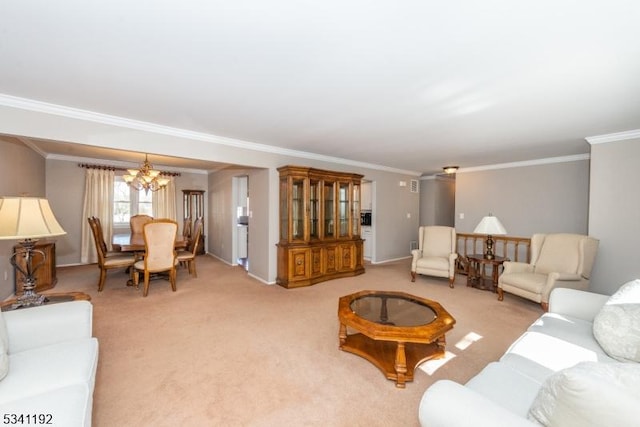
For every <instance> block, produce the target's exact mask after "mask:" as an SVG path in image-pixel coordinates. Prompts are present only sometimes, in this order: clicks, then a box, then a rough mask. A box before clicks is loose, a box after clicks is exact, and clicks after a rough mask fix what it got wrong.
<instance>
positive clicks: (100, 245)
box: [87, 217, 135, 292]
mask: <svg viewBox="0 0 640 427" xmlns="http://www.w3.org/2000/svg"><path fill="white" fill-rule="evenodd" d="M87 220H88V221H89V227H90V228H91V234H93V241H94V242H95V245H96V252H97V253H98V268H99V269H100V279H99V280H98V292H102V289H104V282H105V280H106V278H107V270H111V269H116V268H129V267H132V266H133V264H134V262H135V257H134V255H133V254H127V253H123V252H116V251H108V250H107V244H106V242H105V240H104V234H103V232H102V224H101V223H100V219H98V218H96V217H91V218H87Z"/></svg>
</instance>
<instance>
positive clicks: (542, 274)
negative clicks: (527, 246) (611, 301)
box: [498, 233, 599, 311]
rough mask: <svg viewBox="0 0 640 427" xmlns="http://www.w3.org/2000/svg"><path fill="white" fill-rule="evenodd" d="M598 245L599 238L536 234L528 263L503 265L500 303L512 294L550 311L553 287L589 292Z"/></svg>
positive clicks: (499, 293)
mask: <svg viewBox="0 0 640 427" xmlns="http://www.w3.org/2000/svg"><path fill="white" fill-rule="evenodd" d="M598 243H599V240H598V239H594V238H593V237H589V236H584V235H582V234H570V233H555V234H534V235H533V236H531V261H530V262H529V263H524V262H509V261H506V262H505V263H504V264H503V266H504V269H503V271H502V274H501V275H500V277H499V278H498V300H500V301H502V300H503V298H504V292H509V293H512V294H514V295H518V296H521V297H523V298H527V299H530V300H532V301H535V302H538V303H540V305H541V306H542V308H543V309H544V310H545V311H547V310H548V308H549V294H550V293H551V291H552V290H553V289H554V288H573V289H579V290H587V289H588V288H589V278H590V276H591V269H592V268H593V263H594V261H595V257H596V252H597V250H598Z"/></svg>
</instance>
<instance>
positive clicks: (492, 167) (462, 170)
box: [420, 153, 591, 179]
mask: <svg viewBox="0 0 640 427" xmlns="http://www.w3.org/2000/svg"><path fill="white" fill-rule="evenodd" d="M590 158H591V155H590V154H589V153H585V154H575V155H572V156H560V157H547V158H545V159H536V160H524V161H521V162H510V163H498V164H495V165H485V166H476V167H470V168H460V169H458V171H457V172H456V174H461V173H468V172H479V171H486V170H495V169H508V168H522V167H526V166H538V165H547V164H553V163H567V162H577V161H580V160H589V159H590ZM439 175H440V174H436V175H429V176H422V177H420V179H434V178H435V177H437V176H439ZM432 177H433V178H432Z"/></svg>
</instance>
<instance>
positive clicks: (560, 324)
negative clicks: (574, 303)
mask: <svg viewBox="0 0 640 427" xmlns="http://www.w3.org/2000/svg"><path fill="white" fill-rule="evenodd" d="M527 331H528V332H540V333H543V334H546V335H550V336H552V337H556V338H559V339H561V340H562V341H566V342H570V343H572V344H575V345H577V346H580V347H582V348H584V349H586V350H589V351H593V352H594V353H595V354H596V360H598V361H600V362H613V361H614V359H612V358H611V357H610V356H609V355H608V354H607V353H606V352H605V351H604V350H603V349H602V347H601V346H600V343H598V341H597V340H596V339H595V337H594V336H593V323H592V322H590V321H588V320H583V319H578V318H576V317H572V316H566V315H562V314H558V313H545V314H543V315H542V316H540V317H539V318H538V319H537V320H536V321H535V322H533V324H532V325H531V326H530V327H529V329H527ZM588 360H594V359H588ZM581 361H582V360H577V361H576V363H577V362H581Z"/></svg>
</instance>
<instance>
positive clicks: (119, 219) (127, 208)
mask: <svg viewBox="0 0 640 427" xmlns="http://www.w3.org/2000/svg"><path fill="white" fill-rule="evenodd" d="M151 200H152V197H151V192H149V193H148V194H147V193H145V191H144V190H139V191H136V190H134V189H133V188H131V187H129V184H127V183H126V182H124V181H123V180H122V177H119V176H118V177H115V179H114V181H113V224H114V225H116V226H125V225H127V226H128V225H129V219H130V218H131V217H132V216H133V215H139V214H140V215H149V216H153V205H152V203H151Z"/></svg>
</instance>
